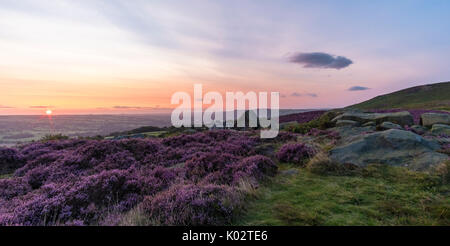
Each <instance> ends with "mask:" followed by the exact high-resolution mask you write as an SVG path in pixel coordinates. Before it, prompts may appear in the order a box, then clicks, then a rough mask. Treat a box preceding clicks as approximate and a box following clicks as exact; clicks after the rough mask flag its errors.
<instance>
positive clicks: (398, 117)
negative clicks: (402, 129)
mask: <svg viewBox="0 0 450 246" xmlns="http://www.w3.org/2000/svg"><path fill="white" fill-rule="evenodd" d="M338 120H352V121H356V122H358V123H360V124H365V123H367V122H370V121H373V122H375V124H377V125H378V124H381V123H383V122H385V121H389V122H392V123H395V124H399V125H401V126H404V125H413V124H414V118H413V116H412V115H411V114H410V113H409V112H407V111H402V112H395V113H361V112H346V113H344V114H341V115H339V116H337V117H335V118H334V119H333V120H332V121H333V122H337V121H338Z"/></svg>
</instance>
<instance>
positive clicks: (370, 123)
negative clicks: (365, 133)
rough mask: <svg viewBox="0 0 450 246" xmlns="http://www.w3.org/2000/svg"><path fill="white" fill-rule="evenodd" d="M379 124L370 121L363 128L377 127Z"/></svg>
mask: <svg viewBox="0 0 450 246" xmlns="http://www.w3.org/2000/svg"><path fill="white" fill-rule="evenodd" d="M376 125H377V123H375V121H369V122H367V123H364V124H363V125H362V126H376Z"/></svg>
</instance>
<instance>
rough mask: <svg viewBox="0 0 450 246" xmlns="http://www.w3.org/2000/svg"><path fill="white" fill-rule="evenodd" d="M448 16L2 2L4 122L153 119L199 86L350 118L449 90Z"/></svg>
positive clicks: (414, 9)
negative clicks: (434, 86)
mask: <svg viewBox="0 0 450 246" xmlns="http://www.w3.org/2000/svg"><path fill="white" fill-rule="evenodd" d="M448 12H450V2H448V1H433V2H429V1H397V2H395V3H392V2H389V1H379V2H376V3H369V4H368V3H361V2H360V1H340V2H339V3H336V2H332V1H318V2H314V3H311V2H306V1H282V4H281V3H279V2H277V3H275V2H270V1H249V2H240V1H226V2H225V1H221V2H220V1H218V2H210V1H190V2H189V3H186V2H179V1H164V2H162V1H161V2H147V1H141V0H136V1H133V2H128V1H120V0H116V1H103V0H95V1H69V0H64V1H58V2H56V3H55V2H54V1H40V2H39V3H37V2H36V1H31V0H22V1H20V2H19V1H13V0H0V18H1V19H2V22H1V23H0V30H1V31H0V50H1V52H2V58H3V59H2V61H0V85H1V91H2V93H1V94H0V115H45V112H46V111H47V110H51V111H53V112H52V114H53V115H117V114H126V115H128V114H153V113H158V112H160V111H163V110H171V109H173V108H176V105H171V104H170V98H171V95H172V94H173V93H175V92H178V91H185V92H188V93H190V94H192V91H193V89H192V85H193V84H195V83H202V84H203V85H204V88H205V91H218V92H220V93H222V94H224V92H226V91H243V92H244V93H246V92H248V91H256V92H261V91H267V92H280V107H281V108H290V109H324V108H342V107H345V106H349V105H352V104H356V103H359V102H363V101H365V100H368V99H371V98H373V97H376V96H379V95H382V94H387V93H390V92H394V91H398V90H400V89H406V88H410V87H413V86H417V85H423V84H427V83H434V82H435V81H448V80H449V78H450V71H449V70H448V68H447V65H446V60H447V55H446V54H449V53H450V46H449V45H448V44H449V43H450V34H449V33H446V32H443V31H442V30H448V29H449V28H450V17H449V16H448V14H447V13H448ZM230 16H233V18H232V19H230Z"/></svg>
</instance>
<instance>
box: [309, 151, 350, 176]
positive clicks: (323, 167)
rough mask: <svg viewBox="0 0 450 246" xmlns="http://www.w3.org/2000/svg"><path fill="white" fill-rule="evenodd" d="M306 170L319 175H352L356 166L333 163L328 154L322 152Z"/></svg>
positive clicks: (310, 162)
mask: <svg viewBox="0 0 450 246" xmlns="http://www.w3.org/2000/svg"><path fill="white" fill-rule="evenodd" d="M306 169H308V170H309V171H310V172H311V173H314V174H318V175H351V174H354V171H355V170H356V166H353V165H349V164H340V163H336V162H333V161H331V160H330V158H329V157H328V155H327V154H326V153H323V152H321V153H318V154H317V155H315V156H314V157H313V158H312V159H311V160H310V161H309V162H308V164H306Z"/></svg>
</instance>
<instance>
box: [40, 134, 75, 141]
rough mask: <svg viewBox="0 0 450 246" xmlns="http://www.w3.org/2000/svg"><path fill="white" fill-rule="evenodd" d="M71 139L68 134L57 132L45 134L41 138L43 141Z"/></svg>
mask: <svg viewBox="0 0 450 246" xmlns="http://www.w3.org/2000/svg"><path fill="white" fill-rule="evenodd" d="M67 139H69V137H68V136H64V135H62V134H55V135H45V136H44V137H42V138H41V142H44V143H45V142H48V141H55V140H67Z"/></svg>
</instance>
